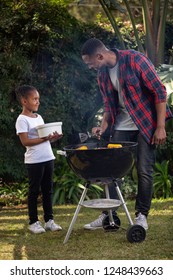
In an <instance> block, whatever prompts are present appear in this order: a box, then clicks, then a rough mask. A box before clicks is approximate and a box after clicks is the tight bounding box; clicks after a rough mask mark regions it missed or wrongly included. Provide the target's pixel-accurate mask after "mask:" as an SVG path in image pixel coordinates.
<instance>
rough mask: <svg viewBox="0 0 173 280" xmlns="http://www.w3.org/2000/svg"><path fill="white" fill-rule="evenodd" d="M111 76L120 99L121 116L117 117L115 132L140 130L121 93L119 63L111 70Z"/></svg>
mask: <svg viewBox="0 0 173 280" xmlns="http://www.w3.org/2000/svg"><path fill="white" fill-rule="evenodd" d="M109 76H110V79H111V82H112V85H113V87H114V89H115V90H116V91H118V99H119V104H118V106H119V114H117V115H116V117H115V124H114V129H115V130H138V128H137V126H136V125H135V123H134V122H133V120H132V118H131V117H130V115H129V113H128V111H127V109H126V107H125V105H124V100H123V96H122V93H121V86H120V83H119V64H118V63H117V64H116V65H115V66H114V67H113V68H110V69H109Z"/></svg>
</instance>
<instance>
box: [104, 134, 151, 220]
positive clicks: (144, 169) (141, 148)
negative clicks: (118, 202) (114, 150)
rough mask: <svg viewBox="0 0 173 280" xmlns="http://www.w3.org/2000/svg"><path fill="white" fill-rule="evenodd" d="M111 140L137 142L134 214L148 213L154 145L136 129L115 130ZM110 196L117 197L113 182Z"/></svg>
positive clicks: (110, 186) (110, 187)
mask: <svg viewBox="0 0 173 280" xmlns="http://www.w3.org/2000/svg"><path fill="white" fill-rule="evenodd" d="M111 141H131V142H137V143H138V146H137V159H136V168H137V175H138V192H137V197H136V205H135V209H136V214H138V213H139V212H141V213H142V214H143V215H146V216H147V215H148V212H149V210H150V207H151V200H152V195H153V176H152V175H153V168H154V165H155V145H150V144H148V143H147V142H146V141H145V139H144V138H143V136H142V135H141V134H140V133H139V132H138V131H121V130H116V131H115V132H114V134H113V137H112V138H111ZM109 193H110V198H112V199H117V193H116V190H115V186H114V184H110V185H109Z"/></svg>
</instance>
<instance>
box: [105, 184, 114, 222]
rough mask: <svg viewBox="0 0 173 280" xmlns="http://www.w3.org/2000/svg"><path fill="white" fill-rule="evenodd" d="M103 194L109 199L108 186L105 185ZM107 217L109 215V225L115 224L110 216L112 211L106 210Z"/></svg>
mask: <svg viewBox="0 0 173 280" xmlns="http://www.w3.org/2000/svg"><path fill="white" fill-rule="evenodd" d="M105 194H106V198H108V199H109V198H110V195H109V189H108V184H106V185H105ZM108 215H109V221H110V224H115V223H114V218H113V215H112V210H108Z"/></svg>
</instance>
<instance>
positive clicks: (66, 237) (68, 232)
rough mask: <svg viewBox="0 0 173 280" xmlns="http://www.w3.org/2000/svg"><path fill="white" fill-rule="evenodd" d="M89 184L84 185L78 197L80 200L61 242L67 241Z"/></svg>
mask: <svg viewBox="0 0 173 280" xmlns="http://www.w3.org/2000/svg"><path fill="white" fill-rule="evenodd" d="M89 185H90V184H89V183H87V184H86V186H85V189H84V190H83V193H82V195H81V198H80V200H79V203H78V206H77V208H76V211H75V213H74V216H73V219H72V221H71V223H70V226H69V228H68V231H67V234H66V236H65V239H64V242H63V243H64V244H65V243H66V242H67V241H68V239H69V237H70V234H71V232H72V229H73V226H74V224H75V222H76V219H77V216H78V214H79V211H80V209H81V207H82V204H83V201H84V199H85V196H86V193H87V191H88V187H89Z"/></svg>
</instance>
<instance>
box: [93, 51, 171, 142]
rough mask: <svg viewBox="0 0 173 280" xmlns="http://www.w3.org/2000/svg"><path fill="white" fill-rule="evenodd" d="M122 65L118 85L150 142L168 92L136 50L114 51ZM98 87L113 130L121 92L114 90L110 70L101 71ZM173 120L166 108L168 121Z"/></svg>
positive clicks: (151, 65) (131, 113) (134, 117)
mask: <svg viewBox="0 0 173 280" xmlns="http://www.w3.org/2000/svg"><path fill="white" fill-rule="evenodd" d="M113 51H114V52H115V53H116V56H117V59H118V62H119V82H120V86H121V90H122V91H121V93H122V96H123V100H124V104H125V107H126V109H127V111H128V112H129V114H130V116H131V118H132V120H133V121H134V123H135V124H136V126H137V127H138V129H139V131H140V133H141V134H142V135H143V136H144V138H145V139H146V141H147V142H148V143H150V142H151V139H152V136H153V133H154V131H155V129H156V126H157V112H156V108H155V104H157V103H161V102H166V89H165V86H164V85H163V84H162V82H161V80H160V78H159V76H158V75H157V73H156V71H155V69H154V66H153V64H152V63H151V62H150V61H149V59H148V58H146V57H145V56H144V55H143V54H142V53H139V52H137V51H134V50H116V49H114V50H113ZM98 84H99V88H100V91H101V94H102V97H103V102H104V107H105V112H110V114H111V118H112V129H113V125H114V122H115V117H116V115H117V114H118V92H117V91H116V90H115V89H114V88H113V85H112V82H111V80H110V76H109V71H108V68H106V67H105V68H104V69H101V70H100V71H99V72H98ZM171 117H173V115H172V113H171V111H170V109H169V108H168V106H167V108H166V119H165V120H167V119H169V118H171Z"/></svg>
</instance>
